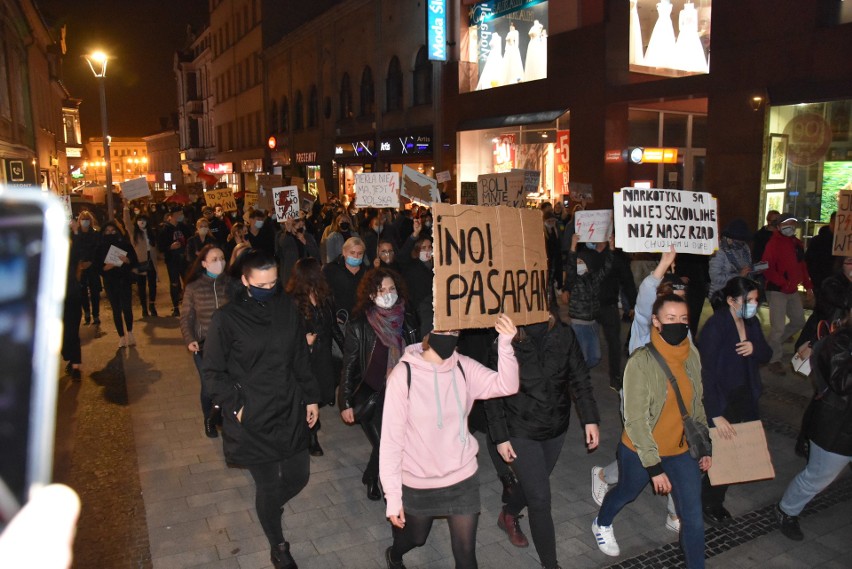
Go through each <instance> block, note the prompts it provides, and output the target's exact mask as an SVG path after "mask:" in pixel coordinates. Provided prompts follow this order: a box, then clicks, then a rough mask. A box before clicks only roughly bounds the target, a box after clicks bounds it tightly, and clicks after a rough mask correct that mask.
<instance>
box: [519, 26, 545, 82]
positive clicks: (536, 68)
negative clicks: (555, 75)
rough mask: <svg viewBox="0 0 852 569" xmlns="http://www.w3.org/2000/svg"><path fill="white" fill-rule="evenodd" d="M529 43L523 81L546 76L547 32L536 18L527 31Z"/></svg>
mask: <svg viewBox="0 0 852 569" xmlns="http://www.w3.org/2000/svg"><path fill="white" fill-rule="evenodd" d="M529 36H530V43H529V45H528V46H527V57H526V60H525V61H524V81H535V80H536V79H544V78H546V77H547V32H546V31H545V30H544V26H542V25H541V23H540V22H539V21H538V20H536V21H535V22H533V25H532V27H531V28H530V31H529Z"/></svg>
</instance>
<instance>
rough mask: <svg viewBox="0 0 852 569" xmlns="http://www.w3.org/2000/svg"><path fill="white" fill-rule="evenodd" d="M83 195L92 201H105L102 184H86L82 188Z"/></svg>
mask: <svg viewBox="0 0 852 569" xmlns="http://www.w3.org/2000/svg"><path fill="white" fill-rule="evenodd" d="M83 197H84V198H89V199H91V200H92V203H106V191H105V190H104V187H103V186H88V187H85V188H83Z"/></svg>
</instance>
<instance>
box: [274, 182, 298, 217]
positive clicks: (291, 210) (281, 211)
mask: <svg viewBox="0 0 852 569" xmlns="http://www.w3.org/2000/svg"><path fill="white" fill-rule="evenodd" d="M272 195H273V196H274V199H275V217H276V218H277V219H278V221H279V222H280V221H286V220H288V219H298V218H299V188H297V187H296V186H283V187H280V188H272Z"/></svg>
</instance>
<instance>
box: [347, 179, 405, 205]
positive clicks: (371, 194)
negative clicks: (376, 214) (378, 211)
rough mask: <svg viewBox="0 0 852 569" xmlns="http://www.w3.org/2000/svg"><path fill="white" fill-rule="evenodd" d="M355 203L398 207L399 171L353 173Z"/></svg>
mask: <svg viewBox="0 0 852 569" xmlns="http://www.w3.org/2000/svg"><path fill="white" fill-rule="evenodd" d="M355 205H356V206H358V207H379V208H382V207H399V172H367V173H364V174H355Z"/></svg>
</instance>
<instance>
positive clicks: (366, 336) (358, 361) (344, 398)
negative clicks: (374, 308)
mask: <svg viewBox="0 0 852 569" xmlns="http://www.w3.org/2000/svg"><path fill="white" fill-rule="evenodd" d="M402 333H403V340H404V341H405V345H406V346H410V345H411V344H414V343H415V342H418V341H420V338H419V334H418V333H417V324H416V322H415V321H414V319H413V317H412V316H411V315H410V314H408V313H407V312H406V314H405V321H404V322H403V327H402ZM375 347H376V332H375V331H373V327H372V326H370V323H369V322H367V317H366V316H364V315H361V316H358V317H357V318H353V319H352V320H350V321H349V322H348V323H347V324H346V333H345V338H344V340H343V372H342V373H341V374H340V397H339V399H338V405H339V406H340V409H341V410H345V409H349V408H350V407H352V396H353V394H354V393H355V392H356V391H357V390H358V389H359V388H360V387H361V384H362V383H363V382H364V377H363V373H364V372H365V371H366V370H367V368H368V367H369V365H370V358H371V357H372V356H373V348H375Z"/></svg>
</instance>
